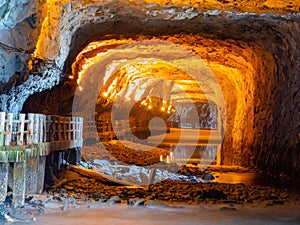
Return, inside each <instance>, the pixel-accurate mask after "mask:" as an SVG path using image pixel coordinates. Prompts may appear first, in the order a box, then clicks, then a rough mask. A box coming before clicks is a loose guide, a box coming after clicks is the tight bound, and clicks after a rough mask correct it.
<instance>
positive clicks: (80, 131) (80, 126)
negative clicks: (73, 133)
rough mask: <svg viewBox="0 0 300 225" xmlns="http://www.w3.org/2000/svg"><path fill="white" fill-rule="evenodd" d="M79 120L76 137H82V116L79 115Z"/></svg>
mask: <svg viewBox="0 0 300 225" xmlns="http://www.w3.org/2000/svg"><path fill="white" fill-rule="evenodd" d="M79 121H80V124H79V127H78V129H79V137H78V139H80V140H81V139H82V129H83V118H82V117H79Z"/></svg>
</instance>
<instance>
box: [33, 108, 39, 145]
mask: <svg viewBox="0 0 300 225" xmlns="http://www.w3.org/2000/svg"><path fill="white" fill-rule="evenodd" d="M33 120H34V122H33V135H32V143H33V144H37V143H39V115H38V114H34V118H33Z"/></svg>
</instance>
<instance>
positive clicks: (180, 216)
mask: <svg viewBox="0 0 300 225" xmlns="http://www.w3.org/2000/svg"><path fill="white" fill-rule="evenodd" d="M220 208H221V206H190V207H186V208H145V207H129V206H113V207H108V208H100V209H75V210H71V211H67V212H65V213H64V214H56V215H55V214H52V215H44V216H42V217H39V218H38V219H37V221H36V222H34V223H32V224H33V225H34V224H36V225H40V224H41V225H42V224H43V225H44V224H45V225H58V224H59V225H67V224H72V225H76V224H80V225H83V224H89V225H96V224H97V225H98V224H105V225H116V224H118V225H122V224H126V225H150V224H151V225H201V224H203V225H205V224H214V225H218V224H222V225H225V224H228V225H229V224H230V225H232V224H235V225H239V224H241V225H248V224H249V225H253V224H255V225H260V224H261V225H262V224H264V225H265V224H276V225H281V224H282V225H298V224H299V223H300V215H299V208H287V207H271V208H257V207H256V208H253V207H239V208H237V210H236V211H229V210H220Z"/></svg>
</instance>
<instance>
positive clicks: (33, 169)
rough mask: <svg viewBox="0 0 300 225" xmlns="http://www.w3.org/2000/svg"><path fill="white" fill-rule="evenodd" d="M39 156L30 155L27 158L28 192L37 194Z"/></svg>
mask: <svg viewBox="0 0 300 225" xmlns="http://www.w3.org/2000/svg"><path fill="white" fill-rule="evenodd" d="M37 157H38V156H33V157H29V158H27V159H26V179H25V180H26V193H27V194H36V191H37V182H38V177H37V176H38V174H39V172H41V171H38V158H37Z"/></svg>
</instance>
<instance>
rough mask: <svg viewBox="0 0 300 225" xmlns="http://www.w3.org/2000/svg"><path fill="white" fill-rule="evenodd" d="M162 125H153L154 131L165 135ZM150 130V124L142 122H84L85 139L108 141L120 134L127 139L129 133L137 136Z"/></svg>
mask: <svg viewBox="0 0 300 225" xmlns="http://www.w3.org/2000/svg"><path fill="white" fill-rule="evenodd" d="M163 128H165V127H162V126H161V124H156V123H154V124H153V123H152V126H151V129H152V131H156V132H157V133H160V132H161V133H163V132H165V130H164V129H163ZM148 130H149V127H148V122H147V121H142V120H134V121H128V120H113V121H110V120H107V121H93V120H87V121H84V127H83V138H84V139H86V138H90V137H93V138H99V137H100V138H101V139H102V140H103V141H108V140H111V139H113V138H115V137H116V134H118V135H119V136H121V137H127V135H128V134H129V133H133V134H137V133H143V132H147V131H148Z"/></svg>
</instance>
